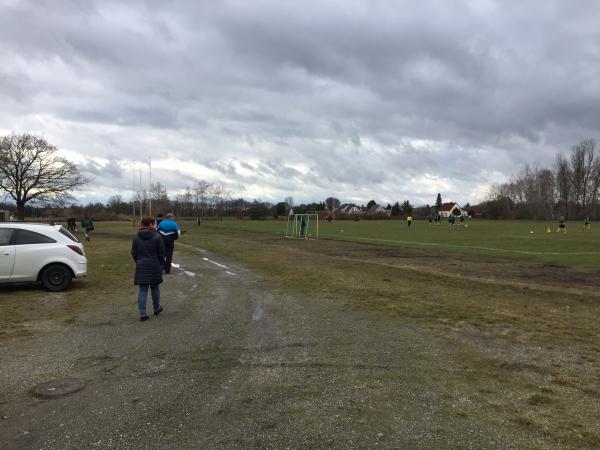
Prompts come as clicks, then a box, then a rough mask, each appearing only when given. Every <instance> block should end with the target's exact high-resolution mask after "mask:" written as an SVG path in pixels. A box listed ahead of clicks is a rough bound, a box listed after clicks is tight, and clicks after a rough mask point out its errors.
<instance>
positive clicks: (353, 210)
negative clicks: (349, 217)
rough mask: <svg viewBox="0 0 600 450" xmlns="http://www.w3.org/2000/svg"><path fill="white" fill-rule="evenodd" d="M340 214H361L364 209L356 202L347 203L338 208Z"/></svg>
mask: <svg viewBox="0 0 600 450" xmlns="http://www.w3.org/2000/svg"><path fill="white" fill-rule="evenodd" d="M336 212H338V213H340V214H360V213H362V210H361V209H360V208H359V207H358V206H356V205H355V204H354V203H345V204H343V205H341V206H340V207H339V208H337V209H336Z"/></svg>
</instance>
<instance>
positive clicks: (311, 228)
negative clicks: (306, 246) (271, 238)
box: [285, 213, 319, 239]
mask: <svg viewBox="0 0 600 450" xmlns="http://www.w3.org/2000/svg"><path fill="white" fill-rule="evenodd" d="M285 237H288V238H300V239H319V215H318V214H312V213H310V214H290V215H289V216H288V220H287V226H286V227H285Z"/></svg>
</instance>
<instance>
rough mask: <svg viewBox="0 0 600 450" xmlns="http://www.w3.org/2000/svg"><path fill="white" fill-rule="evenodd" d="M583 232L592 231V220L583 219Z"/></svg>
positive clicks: (588, 218) (588, 217) (586, 217)
mask: <svg viewBox="0 0 600 450" xmlns="http://www.w3.org/2000/svg"><path fill="white" fill-rule="evenodd" d="M583 231H592V218H591V217H590V216H585V217H584V219H583Z"/></svg>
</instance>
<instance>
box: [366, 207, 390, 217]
mask: <svg viewBox="0 0 600 450" xmlns="http://www.w3.org/2000/svg"><path fill="white" fill-rule="evenodd" d="M391 213H392V211H391V210H389V209H385V208H384V207H383V206H381V205H373V206H371V207H370V208H369V209H367V214H387V215H388V216H389V215H390V214H391Z"/></svg>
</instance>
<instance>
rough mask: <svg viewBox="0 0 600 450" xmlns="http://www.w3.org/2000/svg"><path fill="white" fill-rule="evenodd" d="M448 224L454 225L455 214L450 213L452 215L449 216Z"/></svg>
mask: <svg viewBox="0 0 600 450" xmlns="http://www.w3.org/2000/svg"><path fill="white" fill-rule="evenodd" d="M448 226H449V227H452V226H454V214H450V215H449V216H448Z"/></svg>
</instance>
